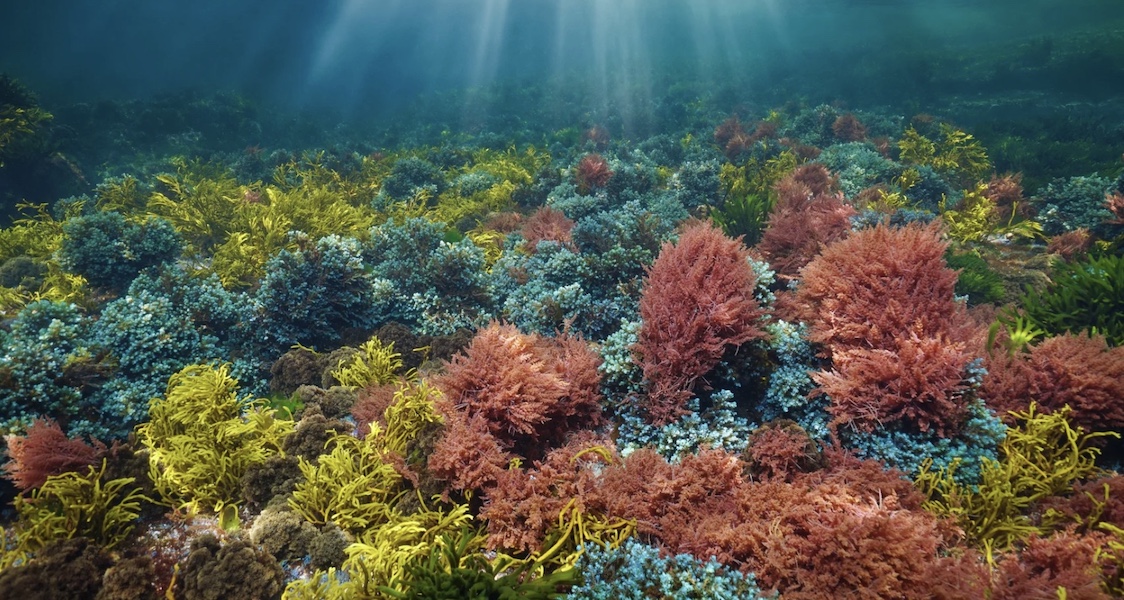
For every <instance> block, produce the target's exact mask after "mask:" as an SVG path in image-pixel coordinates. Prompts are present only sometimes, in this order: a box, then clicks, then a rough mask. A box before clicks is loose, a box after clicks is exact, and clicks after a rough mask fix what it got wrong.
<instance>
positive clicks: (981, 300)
mask: <svg viewBox="0 0 1124 600" xmlns="http://www.w3.org/2000/svg"><path fill="white" fill-rule="evenodd" d="M945 262H946V263H948V267H949V268H950V269H956V270H958V271H959V272H958V273H957V274H956V294H957V295H960V296H967V297H968V304H970V305H973V306H974V305H977V304H985V303H990V302H999V301H1001V300H1003V297H1004V295H1005V292H1004V288H1003V280H1002V278H1000V276H999V274H998V273H996V272H995V271H993V270H992V269H991V267H990V266H989V265H988V264H987V261H986V260H984V259H983V257H981V256H980V255H979V254H977V253H976V252H973V251H967V252H953V251H952V249H951V248H950V249H949V251H948V252H946V253H945Z"/></svg>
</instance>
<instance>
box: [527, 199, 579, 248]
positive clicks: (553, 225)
mask: <svg viewBox="0 0 1124 600" xmlns="http://www.w3.org/2000/svg"><path fill="white" fill-rule="evenodd" d="M573 228H574V222H573V221H571V220H570V219H568V218H567V217H566V215H564V214H562V211H560V210H558V209H557V208H552V207H549V206H543V207H541V208H539V209H538V210H536V211H535V212H533V213H531V216H530V217H528V218H527V220H525V221H523V228H522V230H521V233H522V234H523V239H524V240H526V241H527V250H528V251H529V252H534V251H535V247H536V246H537V245H538V243H539V242H541V241H543V240H549V241H552V242H558V243H560V244H563V245H571V243H572V238H571V236H570V232H571V230H573Z"/></svg>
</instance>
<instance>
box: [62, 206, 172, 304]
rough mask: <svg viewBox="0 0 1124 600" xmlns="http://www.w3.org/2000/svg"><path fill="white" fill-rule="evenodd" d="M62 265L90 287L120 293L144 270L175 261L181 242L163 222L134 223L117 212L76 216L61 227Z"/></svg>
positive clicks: (155, 220)
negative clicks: (84, 279) (62, 235)
mask: <svg viewBox="0 0 1124 600" xmlns="http://www.w3.org/2000/svg"><path fill="white" fill-rule="evenodd" d="M63 233H64V234H65V237H63V240H62V247H61V248H60V249H59V257H60V260H61V262H62V265H63V266H64V267H66V268H67V269H68V270H70V271H72V272H74V273H77V274H79V275H81V276H82V277H85V278H86V281H88V282H90V285H92V286H94V287H98V288H102V289H106V290H110V291H113V292H122V291H124V290H125V288H127V287H128V286H129V283H131V282H132V280H133V278H135V277H136V276H137V274H138V273H140V272H141V271H142V270H143V269H145V268H148V267H152V266H157V265H161V264H164V263H168V262H172V261H175V260H176V259H177V258H179V255H180V253H181V252H182V251H183V242H182V241H181V240H180V236H179V234H178V233H177V232H176V230H175V229H173V228H172V225H171V224H170V223H168V221H165V220H164V219H159V218H157V219H151V220H149V221H147V222H144V223H141V224H137V223H131V222H128V221H126V220H125V217H124V216H122V215H121V214H120V213H116V212H96V213H94V214H91V215H85V216H81V217H75V218H73V219H70V220H68V221H67V222H66V224H65V225H63Z"/></svg>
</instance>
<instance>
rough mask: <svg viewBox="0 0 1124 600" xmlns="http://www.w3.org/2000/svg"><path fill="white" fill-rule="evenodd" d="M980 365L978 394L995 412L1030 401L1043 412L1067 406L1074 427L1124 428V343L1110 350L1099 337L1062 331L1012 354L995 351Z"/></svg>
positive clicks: (1097, 428) (1023, 407)
mask: <svg viewBox="0 0 1124 600" xmlns="http://www.w3.org/2000/svg"><path fill="white" fill-rule="evenodd" d="M985 364H986V367H987V371H988V374H987V376H985V377H984V381H983V385H982V386H981V388H980V395H981V396H982V397H983V398H984V400H985V401H986V402H987V404H988V405H989V406H990V407H991V408H993V409H995V410H996V412H998V413H999V415H1000V416H1003V417H1006V416H1007V412H1008V411H1011V410H1025V409H1026V407H1027V406H1028V405H1029V404H1030V402H1031V401H1034V402H1037V404H1038V407H1039V410H1041V411H1042V412H1052V411H1055V410H1058V409H1060V408H1062V407H1063V406H1065V405H1067V404H1068V405H1069V406H1070V408H1072V409H1073V412H1071V413H1070V421H1071V423H1072V424H1073V425H1074V426H1080V427H1084V428H1085V430H1086V431H1118V430H1120V429H1121V428H1124V347H1121V346H1118V347H1116V348H1110V347H1109V346H1108V343H1107V342H1106V341H1105V338H1104V337H1103V336H1099V335H1098V336H1089V335H1085V334H1073V333H1063V334H1061V335H1058V336H1054V337H1051V338H1047V339H1046V340H1044V341H1042V342H1041V343H1039V344H1038V345H1036V346H1031V347H1030V348H1029V350H1028V351H1025V352H1018V353H1016V354H1014V355H1013V356H1007V355H1006V354H1004V353H1003V352H1001V351H997V352H996V353H995V355H994V356H992V357H990V358H989V359H988V361H987V362H986V363H985Z"/></svg>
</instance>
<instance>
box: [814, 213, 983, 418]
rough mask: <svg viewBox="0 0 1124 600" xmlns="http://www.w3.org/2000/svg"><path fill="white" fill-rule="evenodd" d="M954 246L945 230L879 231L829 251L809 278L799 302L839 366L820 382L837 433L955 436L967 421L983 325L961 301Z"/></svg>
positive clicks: (822, 374) (818, 379)
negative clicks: (905, 431)
mask: <svg viewBox="0 0 1124 600" xmlns="http://www.w3.org/2000/svg"><path fill="white" fill-rule="evenodd" d="M945 246H946V244H945V242H943V241H941V239H940V235H939V230H938V229H937V227H936V225H930V226H927V227H925V226H919V225H910V226H908V227H904V228H890V227H888V226H886V225H879V226H877V227H874V228H871V229H866V230H863V231H859V232H856V233H854V234H852V235H851V236H850V237H848V238H847V239H845V240H842V241H839V242H836V243H834V244H832V245H830V246H828V247H827V248H826V249H825V250H824V251H823V253H822V254H821V255H820V256H819V257H817V258H816V259H814V260H813V261H812V262H811V263H809V264H808V266H807V267H805V268H804V270H803V271H802V272H801V274H802V277H803V283H802V285H801V287H800V289H799V290H798V292H797V302H798V303H799V304H800V305H801V307H802V309H803V311H804V318H805V319H806V320H807V321H808V322H809V323H810V324H811V334H810V338H811V339H812V340H813V341H815V342H818V343H820V344H823V345H824V348H825V351H826V355H827V356H828V357H830V358H831V359H832V368H831V369H830V370H828V371H821V372H819V373H817V374H815V375H813V378H814V379H815V381H816V382H817V383H818V384H819V388H818V391H819V392H820V393H825V394H827V395H828V396H829V397H830V398H831V401H832V404H831V406H830V407H829V410H830V411H831V412H832V414H833V417H834V419H833V423H834V424H835V425H836V426H842V425H845V426H849V427H854V428H856V429H859V430H863V431H869V430H872V429H874V428H876V427H878V426H879V425H880V424H882V423H885V422H887V421H898V420H901V421H904V422H907V423H909V424H911V425H912V426H913V427H914V428H916V429H918V430H921V431H930V430H932V431H935V432H937V434H938V435H941V436H947V435H950V434H952V433H954V432H955V431H957V430H958V428H959V426H960V425H961V424H962V423H963V419H964V417H965V414H966V413H965V408H966V407H965V404H966V401H967V399H966V395H965V393H964V392H965V391H966V390H965V388H964V386H963V384H962V381H963V379H964V377H965V373H966V368H967V367H968V365H969V363H970V362H971V361H972V360H974V359H975V356H974V355H973V353H972V352H970V351H969V350H968V348H969V347H970V345H971V342H972V340H973V339H974V338H975V337H977V333H978V327H977V326H976V325H974V324H973V323H972V321H971V320H970V319H969V317H968V315H967V312H966V310H965V309H964V307H963V306H961V305H960V304H958V303H956V302H955V300H954V299H953V290H954V287H955V285H956V272H955V271H953V270H951V269H949V268H948V267H947V266H946V265H945V262H944V251H945Z"/></svg>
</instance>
